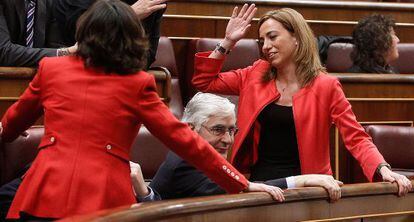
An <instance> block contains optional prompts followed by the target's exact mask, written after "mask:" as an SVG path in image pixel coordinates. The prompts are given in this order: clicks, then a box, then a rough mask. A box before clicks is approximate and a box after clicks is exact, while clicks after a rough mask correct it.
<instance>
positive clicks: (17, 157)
mask: <svg viewBox="0 0 414 222" xmlns="http://www.w3.org/2000/svg"><path fill="white" fill-rule="evenodd" d="M26 132H27V135H24V136H19V137H18V138H17V139H16V140H14V141H13V142H11V143H3V144H0V186H1V185H3V184H5V183H7V182H9V181H11V180H13V179H15V178H17V177H19V176H22V175H23V174H24V173H25V171H24V169H25V167H26V165H27V164H29V163H31V162H32V161H33V160H34V158H35V157H36V155H37V152H38V150H37V146H38V145H39V143H40V140H41V138H42V136H43V134H44V128H43V126H34V127H31V128H30V129H28V130H27V131H26ZM167 152H168V148H167V147H165V146H164V144H162V143H161V142H160V141H159V140H158V139H157V138H155V137H154V136H153V135H152V134H151V133H150V132H149V131H148V130H147V129H146V128H145V127H141V129H140V131H139V133H138V135H137V137H136V138H135V141H134V143H133V145H132V147H131V153H130V158H131V160H132V161H134V162H137V163H139V164H140V165H141V169H142V173H143V175H144V178H152V177H153V176H154V175H155V173H156V172H157V170H158V168H159V166H160V165H161V163H162V162H163V161H164V159H165V157H166V155H167Z"/></svg>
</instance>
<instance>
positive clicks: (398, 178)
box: [380, 166, 413, 196]
mask: <svg viewBox="0 0 414 222" xmlns="http://www.w3.org/2000/svg"><path fill="white" fill-rule="evenodd" d="M380 174H381V176H382V180H384V181H387V182H396V183H397V184H398V196H404V195H406V194H407V193H408V191H410V190H412V189H413V186H412V184H411V181H410V180H409V179H408V178H407V177H406V176H404V175H401V174H398V173H395V172H392V171H391V170H390V169H388V168H387V167H385V166H383V167H381V169H380Z"/></svg>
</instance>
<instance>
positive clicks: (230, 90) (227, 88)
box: [192, 52, 252, 95]
mask: <svg viewBox="0 0 414 222" xmlns="http://www.w3.org/2000/svg"><path fill="white" fill-rule="evenodd" d="M210 54H211V52H200V53H197V54H196V55H195V59H194V76H193V79H192V83H193V85H194V86H195V87H196V88H197V89H198V90H200V91H202V92H210V93H220V94H226V95H239V94H240V91H241V89H242V87H243V83H244V81H245V79H246V75H247V74H248V73H250V72H251V69H252V66H249V67H247V68H244V69H237V70H233V71H229V72H222V73H220V70H221V68H222V66H223V63H224V59H213V58H208V56H209V55H210Z"/></svg>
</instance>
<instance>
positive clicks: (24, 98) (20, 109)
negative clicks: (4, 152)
mask: <svg viewBox="0 0 414 222" xmlns="http://www.w3.org/2000/svg"><path fill="white" fill-rule="evenodd" d="M42 62H43V61H42ZM42 62H41V64H40V67H39V69H38V71H37V74H36V75H35V77H34V79H33V80H32V81H31V82H30V84H29V87H27V89H26V90H25V91H24V93H23V94H22V95H21V96H20V98H19V100H18V101H17V102H16V103H14V104H13V105H12V106H10V107H9V109H8V110H7V111H6V113H5V114H4V116H3V118H2V120H1V122H2V124H3V133H2V135H1V137H2V140H3V141H4V142H10V141H13V140H14V139H16V138H17V137H18V136H19V135H20V133H22V132H23V131H24V130H26V129H27V128H29V127H30V126H31V125H33V124H34V123H35V121H36V120H37V119H38V118H39V117H40V116H41V115H42V114H43V106H42V103H41V99H40V76H41V72H42V70H43V65H42Z"/></svg>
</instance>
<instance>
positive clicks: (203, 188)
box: [173, 161, 226, 197]
mask: <svg viewBox="0 0 414 222" xmlns="http://www.w3.org/2000/svg"><path fill="white" fill-rule="evenodd" d="M173 182H174V187H175V188H176V189H177V190H176V193H178V194H180V195H182V197H198V196H209V195H217V194H224V193H226V191H225V190H223V189H221V188H220V187H219V186H218V185H217V184H216V183H214V182H213V181H211V180H210V179H209V178H208V177H207V176H206V175H204V174H203V173H202V172H200V171H199V170H197V169H196V168H194V167H193V166H191V165H189V164H188V163H186V162H184V161H181V163H180V164H179V165H178V166H177V168H176V169H175V171H174V178H173Z"/></svg>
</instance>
